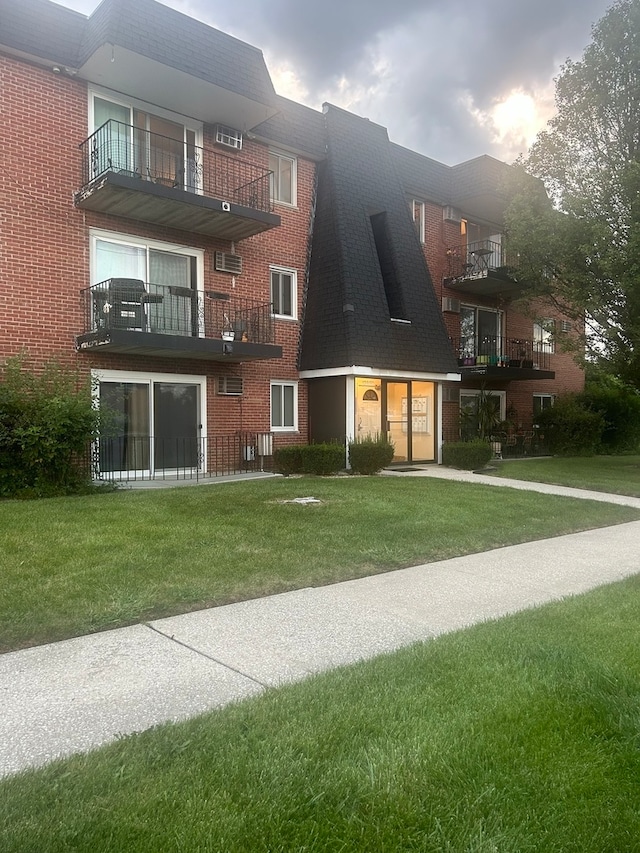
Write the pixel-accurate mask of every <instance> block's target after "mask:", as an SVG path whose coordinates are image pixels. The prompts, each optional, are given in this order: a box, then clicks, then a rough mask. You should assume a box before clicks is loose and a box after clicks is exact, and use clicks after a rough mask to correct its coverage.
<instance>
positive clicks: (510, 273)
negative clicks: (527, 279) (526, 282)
mask: <svg viewBox="0 0 640 853" xmlns="http://www.w3.org/2000/svg"><path fill="white" fill-rule="evenodd" d="M447 258H448V260H449V270H448V275H447V276H446V277H445V280H444V284H445V286H446V287H449V288H451V289H452V290H457V291H460V292H462V293H471V294H475V295H477V296H497V295H513V294H515V293H518V292H520V291H521V290H522V284H521V283H520V282H519V281H518V280H517V278H516V276H515V274H516V271H517V266H518V259H517V258H510V257H509V256H508V254H507V251H506V249H505V247H504V246H503V245H502V243H500V242H497V241H495V240H476V241H475V242H473V243H465V244H464V245H462V246H456V247H454V248H451V249H447Z"/></svg>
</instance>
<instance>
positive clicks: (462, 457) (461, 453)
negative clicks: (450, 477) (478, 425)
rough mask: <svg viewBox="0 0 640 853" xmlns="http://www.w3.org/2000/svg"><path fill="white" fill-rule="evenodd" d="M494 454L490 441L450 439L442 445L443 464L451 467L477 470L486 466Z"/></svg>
mask: <svg viewBox="0 0 640 853" xmlns="http://www.w3.org/2000/svg"><path fill="white" fill-rule="evenodd" d="M491 456H492V450H491V445H490V444H489V442H488V441H483V440H482V439H480V438H478V439H475V440H474V441H450V442H447V443H446V444H443V445H442V464H443V465H447V466H448V467H449V468H462V469H463V470H464V471H475V470H477V469H478V468H484V467H485V465H486V464H487V463H488V462H489V460H490V459H491Z"/></svg>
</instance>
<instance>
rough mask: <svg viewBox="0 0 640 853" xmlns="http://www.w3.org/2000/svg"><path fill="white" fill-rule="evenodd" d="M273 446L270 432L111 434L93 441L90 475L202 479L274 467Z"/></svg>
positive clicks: (121, 478) (116, 478)
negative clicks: (164, 435)
mask: <svg viewBox="0 0 640 853" xmlns="http://www.w3.org/2000/svg"><path fill="white" fill-rule="evenodd" d="M272 452H273V448H272V440H271V435H270V434H269V433H245V432H242V433H240V432H238V433H234V434H233V435H214V436H207V437H206V438H197V437H180V438H159V437H152V436H148V435H146V436H145V435H116V436H108V437H101V438H99V439H98V440H97V441H95V442H94V443H93V444H92V445H91V451H90V460H91V475H92V478H93V479H94V480H97V481H103V482H104V481H107V482H134V481H144V480H168V481H171V480H174V481H175V480H194V481H199V480H205V479H210V478H215V477H224V476H229V475H232V474H248V473H252V472H257V471H268V470H271V467H272V461H273V460H272Z"/></svg>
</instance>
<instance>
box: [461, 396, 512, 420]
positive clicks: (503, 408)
mask: <svg viewBox="0 0 640 853" xmlns="http://www.w3.org/2000/svg"><path fill="white" fill-rule="evenodd" d="M482 393H483V392H482V390H481V389H479V388H461V389H460V411H461V412H462V410H463V406H462V398H463V397H476V398H477V397H479V396H480V395H481V394H482ZM484 393H485V394H490V395H491V396H492V397H498V398H499V400H500V420H501V421H505V420H506V419H507V392H506V391H494V390H493V389H487V390H486V391H485V392H484Z"/></svg>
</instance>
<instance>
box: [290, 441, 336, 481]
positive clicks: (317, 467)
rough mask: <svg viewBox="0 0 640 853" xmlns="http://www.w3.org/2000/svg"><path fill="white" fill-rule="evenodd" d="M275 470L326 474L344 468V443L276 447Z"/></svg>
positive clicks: (291, 472) (292, 472)
mask: <svg viewBox="0 0 640 853" xmlns="http://www.w3.org/2000/svg"><path fill="white" fill-rule="evenodd" d="M273 462H274V467H275V470H276V471H277V472H278V473H280V474H284V475H285V477H288V476H289V474H317V475H319V476H323V475H324V476H327V475H330V474H337V472H338V471H342V470H343V469H344V465H345V460H344V445H342V444H337V443H335V442H334V443H325V444H308V445H290V446H287V447H278V448H277V449H276V450H275V451H274V454H273Z"/></svg>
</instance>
